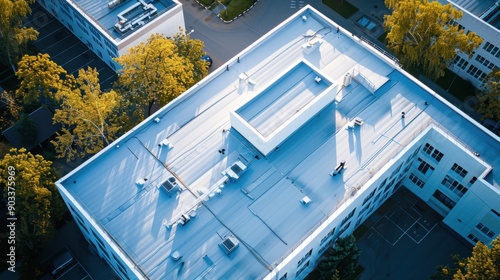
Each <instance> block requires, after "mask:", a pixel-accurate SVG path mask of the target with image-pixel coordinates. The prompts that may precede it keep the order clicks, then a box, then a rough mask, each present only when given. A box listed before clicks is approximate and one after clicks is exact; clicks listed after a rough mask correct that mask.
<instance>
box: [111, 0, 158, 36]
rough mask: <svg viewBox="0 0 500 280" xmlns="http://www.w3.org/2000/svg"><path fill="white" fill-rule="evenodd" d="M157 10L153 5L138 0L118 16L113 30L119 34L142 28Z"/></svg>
mask: <svg viewBox="0 0 500 280" xmlns="http://www.w3.org/2000/svg"><path fill="white" fill-rule="evenodd" d="M157 10H158V9H157V8H156V7H155V6H154V5H153V4H147V3H146V2H144V1H143V0H138V2H137V3H135V4H133V5H131V6H130V7H128V8H127V9H125V10H124V11H123V12H121V13H119V14H118V22H117V23H116V24H115V29H116V30H118V31H120V32H121V33H125V32H127V31H130V30H133V29H134V28H137V27H139V26H142V25H144V24H146V22H148V21H149V20H150V19H151V18H152V17H154V16H155V15H156V12H157Z"/></svg>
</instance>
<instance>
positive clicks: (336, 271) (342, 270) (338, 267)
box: [318, 235, 361, 279]
mask: <svg viewBox="0 0 500 280" xmlns="http://www.w3.org/2000/svg"><path fill="white" fill-rule="evenodd" d="M360 254H361V250H360V249H359V248H358V247H357V245H356V238H355V237H354V236H353V235H349V236H346V237H344V238H339V239H337V241H336V242H335V250H334V251H333V252H332V253H328V254H325V256H323V258H322V259H321V262H320V263H319V266H318V269H319V270H320V272H321V275H322V276H323V277H324V278H325V279H346V278H348V277H350V276H352V275H353V274H354V272H355V271H356V267H358V264H359V256H360Z"/></svg>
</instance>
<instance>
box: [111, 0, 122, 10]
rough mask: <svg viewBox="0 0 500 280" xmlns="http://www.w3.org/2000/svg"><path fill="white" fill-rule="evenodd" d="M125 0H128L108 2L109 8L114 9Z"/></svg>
mask: <svg viewBox="0 0 500 280" xmlns="http://www.w3.org/2000/svg"><path fill="white" fill-rule="evenodd" d="M125 1H127V0H112V1H110V2H108V8H110V9H113V8H114V7H116V6H117V5H118V4H120V3H122V2H125Z"/></svg>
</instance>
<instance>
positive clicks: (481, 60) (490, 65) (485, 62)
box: [476, 54, 495, 70]
mask: <svg viewBox="0 0 500 280" xmlns="http://www.w3.org/2000/svg"><path fill="white" fill-rule="evenodd" d="M476 60H477V61H478V62H479V63H481V64H482V65H484V66H486V67H487V68H488V69H490V70H491V69H493V68H495V64H493V63H492V62H491V61H489V60H487V59H486V58H484V57H482V56H481V55H479V54H478V55H477V56H476Z"/></svg>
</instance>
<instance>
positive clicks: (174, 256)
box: [170, 251, 182, 261]
mask: <svg viewBox="0 0 500 280" xmlns="http://www.w3.org/2000/svg"><path fill="white" fill-rule="evenodd" d="M170 257H171V258H172V259H173V260H174V261H178V260H179V259H180V258H181V257H182V256H181V253H179V251H174V252H173V253H172V254H171V255H170Z"/></svg>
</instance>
